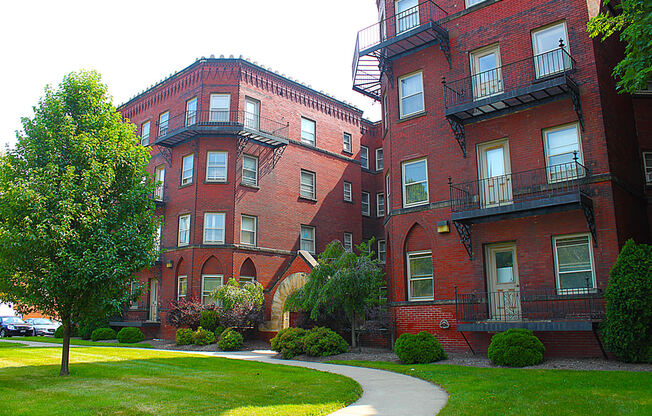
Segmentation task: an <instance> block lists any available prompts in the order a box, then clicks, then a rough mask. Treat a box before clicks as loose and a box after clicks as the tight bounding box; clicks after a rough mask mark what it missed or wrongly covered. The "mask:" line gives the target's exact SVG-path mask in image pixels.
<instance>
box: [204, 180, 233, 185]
mask: <svg viewBox="0 0 652 416" xmlns="http://www.w3.org/2000/svg"><path fill="white" fill-rule="evenodd" d="M204 183H205V184H207V185H215V184H217V185H226V184H228V183H229V181H208V180H206V181H204Z"/></svg>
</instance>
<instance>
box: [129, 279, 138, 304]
mask: <svg viewBox="0 0 652 416" xmlns="http://www.w3.org/2000/svg"><path fill="white" fill-rule="evenodd" d="M139 286H140V283H139V282H131V285H129V293H130V294H131V296H133V295H134V293H137V292H138V287H139ZM129 308H130V309H138V299H132V300H131V302H129Z"/></svg>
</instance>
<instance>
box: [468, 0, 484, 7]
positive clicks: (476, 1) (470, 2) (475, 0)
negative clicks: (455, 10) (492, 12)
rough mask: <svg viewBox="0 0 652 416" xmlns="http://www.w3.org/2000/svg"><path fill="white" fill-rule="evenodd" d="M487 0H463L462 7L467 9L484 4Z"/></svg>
mask: <svg viewBox="0 0 652 416" xmlns="http://www.w3.org/2000/svg"><path fill="white" fill-rule="evenodd" d="M485 1H487V0H464V7H465V8H467V9H468V8H469V7H471V6H475V5H476V4H480V3H484V2H485Z"/></svg>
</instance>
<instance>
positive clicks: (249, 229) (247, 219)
mask: <svg viewBox="0 0 652 416" xmlns="http://www.w3.org/2000/svg"><path fill="white" fill-rule="evenodd" d="M240 244H246V245H248V246H255V245H256V217H252V216H249V215H243V216H241V217H240Z"/></svg>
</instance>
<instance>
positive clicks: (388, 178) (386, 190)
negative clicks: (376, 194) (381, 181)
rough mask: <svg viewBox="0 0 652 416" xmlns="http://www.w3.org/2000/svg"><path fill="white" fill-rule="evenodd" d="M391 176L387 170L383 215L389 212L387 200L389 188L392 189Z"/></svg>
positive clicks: (389, 193) (389, 192)
mask: <svg viewBox="0 0 652 416" xmlns="http://www.w3.org/2000/svg"><path fill="white" fill-rule="evenodd" d="M391 182H392V178H391V177H390V176H389V171H387V174H385V215H387V214H388V213H389V210H390V208H391V206H390V202H389V197H390V195H391V189H392V183H391Z"/></svg>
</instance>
